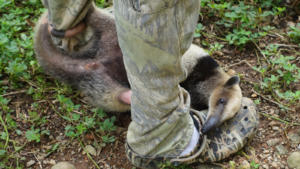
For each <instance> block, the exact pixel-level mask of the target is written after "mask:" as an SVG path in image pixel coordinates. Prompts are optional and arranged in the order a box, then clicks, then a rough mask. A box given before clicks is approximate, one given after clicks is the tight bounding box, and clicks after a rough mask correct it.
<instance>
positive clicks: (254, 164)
mask: <svg viewBox="0 0 300 169" xmlns="http://www.w3.org/2000/svg"><path fill="white" fill-rule="evenodd" d="M250 166H251V169H258V168H259V166H260V165H259V164H257V163H256V162H255V161H251V163H250Z"/></svg>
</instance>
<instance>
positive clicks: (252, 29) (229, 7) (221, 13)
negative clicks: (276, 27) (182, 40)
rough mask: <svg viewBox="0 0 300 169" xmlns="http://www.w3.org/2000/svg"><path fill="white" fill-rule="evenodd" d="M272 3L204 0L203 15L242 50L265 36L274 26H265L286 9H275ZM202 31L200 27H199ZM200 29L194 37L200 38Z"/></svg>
mask: <svg viewBox="0 0 300 169" xmlns="http://www.w3.org/2000/svg"><path fill="white" fill-rule="evenodd" d="M277 5H278V3H277V2H272V1H259V0H257V1H255V2H252V3H250V2H249V1H224V0H216V1H214V0H203V1H202V2H201V7H202V11H203V14H202V15H208V16H209V18H211V21H213V22H214V23H216V26H217V29H218V30H219V33H220V36H221V37H225V39H226V41H228V43H229V44H230V45H235V46H239V47H243V46H245V45H246V44H248V43H250V42H257V40H258V39H260V38H262V37H264V36H266V35H267V32H268V31H269V30H270V29H273V27H270V26H269V27H266V26H265V25H266V22H270V20H271V18H272V17H274V16H280V15H282V14H283V13H284V12H285V7H280V6H277ZM201 28H203V27H201ZM202 32H203V29H196V33H195V37H200V36H201V33H202Z"/></svg>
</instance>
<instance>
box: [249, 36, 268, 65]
mask: <svg viewBox="0 0 300 169" xmlns="http://www.w3.org/2000/svg"><path fill="white" fill-rule="evenodd" d="M252 43H253V44H254V45H255V46H256V48H257V49H258V50H259V52H260V54H261V55H262V56H263V57H264V58H265V59H266V61H267V62H268V63H269V64H270V61H269V60H268V59H267V57H266V55H265V54H263V52H262V50H261V49H260V47H259V46H258V45H257V44H256V43H255V42H254V41H252Z"/></svg>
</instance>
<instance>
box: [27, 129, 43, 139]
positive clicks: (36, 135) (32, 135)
mask: <svg viewBox="0 0 300 169" xmlns="http://www.w3.org/2000/svg"><path fill="white" fill-rule="evenodd" d="M25 136H26V138H27V140H28V141H36V142H40V137H41V134H40V129H34V128H33V127H32V128H31V129H30V130H27V131H26V134H25Z"/></svg>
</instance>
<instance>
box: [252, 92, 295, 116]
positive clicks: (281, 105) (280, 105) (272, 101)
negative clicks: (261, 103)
mask: <svg viewBox="0 0 300 169" xmlns="http://www.w3.org/2000/svg"><path fill="white" fill-rule="evenodd" d="M252 92H254V93H255V94H256V95H259V96H260V97H261V98H263V99H265V100H267V101H269V102H271V103H273V104H276V105H277V106H279V107H284V108H285V109H287V110H289V111H292V112H295V110H292V109H290V108H288V107H287V106H285V105H283V104H280V103H278V102H276V101H274V100H272V99H268V98H267V97H266V96H264V95H263V94H260V93H258V92H257V91H255V90H253V89H252Z"/></svg>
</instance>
